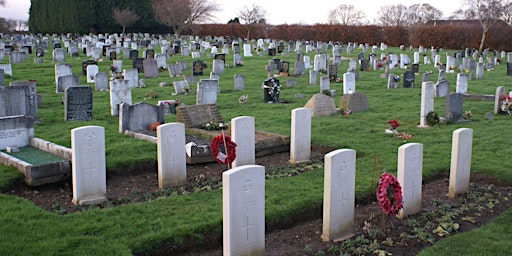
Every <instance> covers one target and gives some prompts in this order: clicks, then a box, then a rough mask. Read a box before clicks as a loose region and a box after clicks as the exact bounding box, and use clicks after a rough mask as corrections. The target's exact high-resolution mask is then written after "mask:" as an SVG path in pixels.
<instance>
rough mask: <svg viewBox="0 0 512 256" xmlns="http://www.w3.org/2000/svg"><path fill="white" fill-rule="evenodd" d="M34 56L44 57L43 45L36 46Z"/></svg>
mask: <svg viewBox="0 0 512 256" xmlns="http://www.w3.org/2000/svg"><path fill="white" fill-rule="evenodd" d="M36 57H44V48H43V47H37V48H36Z"/></svg>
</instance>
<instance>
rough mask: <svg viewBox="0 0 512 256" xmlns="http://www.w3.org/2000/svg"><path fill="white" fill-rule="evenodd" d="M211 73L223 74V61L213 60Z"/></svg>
mask: <svg viewBox="0 0 512 256" xmlns="http://www.w3.org/2000/svg"><path fill="white" fill-rule="evenodd" d="M212 72H213V73H217V74H223V73H224V61H223V60H221V59H214V60H213V67H212Z"/></svg>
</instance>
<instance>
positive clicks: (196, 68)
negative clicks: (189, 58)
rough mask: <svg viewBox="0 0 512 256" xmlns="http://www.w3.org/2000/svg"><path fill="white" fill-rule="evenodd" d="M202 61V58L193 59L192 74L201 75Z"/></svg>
mask: <svg viewBox="0 0 512 256" xmlns="http://www.w3.org/2000/svg"><path fill="white" fill-rule="evenodd" d="M204 66H205V64H204V62H203V61H202V60H194V62H193V63H192V76H202V75H203V73H204V71H203V70H204Z"/></svg>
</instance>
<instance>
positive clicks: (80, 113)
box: [64, 86, 93, 121]
mask: <svg viewBox="0 0 512 256" xmlns="http://www.w3.org/2000/svg"><path fill="white" fill-rule="evenodd" d="M92 93H93V92H92V88H91V87H89V86H70V87H68V88H66V89H65V90H64V120H66V121H89V120H92V118H93V111H92V104H93V100H92V99H93V97H92Z"/></svg>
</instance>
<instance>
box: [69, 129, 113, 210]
mask: <svg viewBox="0 0 512 256" xmlns="http://www.w3.org/2000/svg"><path fill="white" fill-rule="evenodd" d="M71 152H72V157H71V159H72V160H71V161H72V164H71V165H72V182H73V200H72V202H73V204H78V205H92V204H100V203H102V202H104V201H106V200H107V173H106V167H105V164H106V161H105V128H103V127H100V126H83V127H79V128H75V129H72V130H71Z"/></svg>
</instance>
